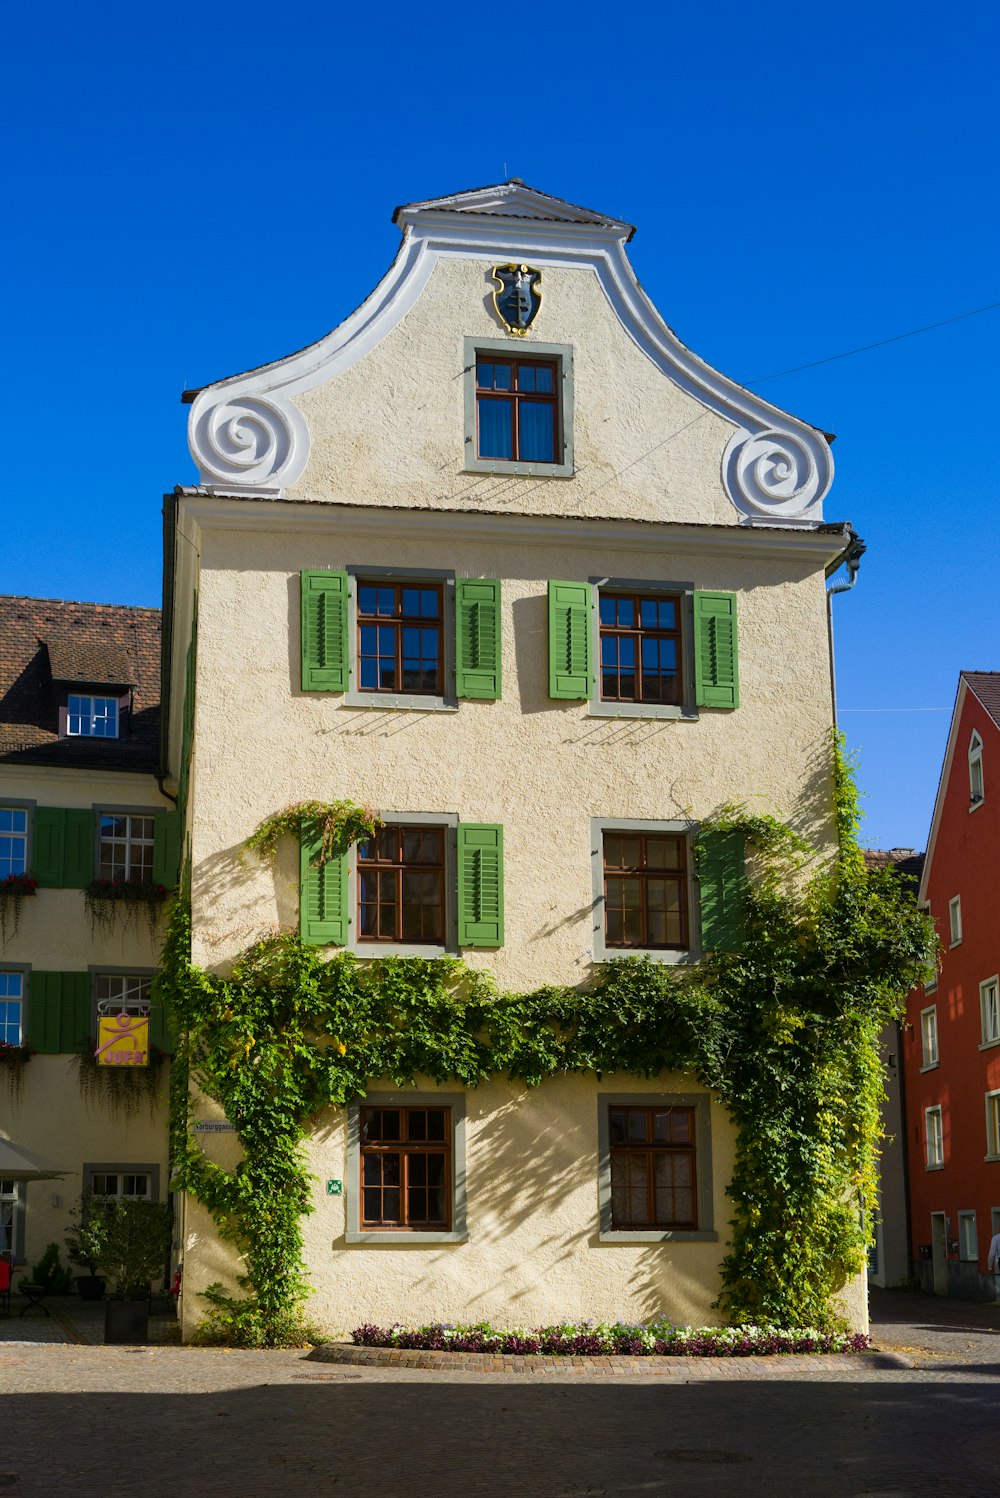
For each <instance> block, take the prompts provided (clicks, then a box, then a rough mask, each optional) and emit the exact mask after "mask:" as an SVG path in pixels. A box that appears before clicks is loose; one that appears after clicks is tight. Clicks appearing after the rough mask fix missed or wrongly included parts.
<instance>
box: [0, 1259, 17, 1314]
mask: <svg viewBox="0 0 1000 1498" xmlns="http://www.w3.org/2000/svg"><path fill="white" fill-rule="evenodd" d="M13 1277H14V1266H13V1264H12V1263H11V1261H10V1259H8V1258H7V1257H6V1256H5V1255H0V1305H2V1306H4V1307H6V1314H7V1315H8V1316H9V1315H10V1282H11V1280H12V1279H13Z"/></svg>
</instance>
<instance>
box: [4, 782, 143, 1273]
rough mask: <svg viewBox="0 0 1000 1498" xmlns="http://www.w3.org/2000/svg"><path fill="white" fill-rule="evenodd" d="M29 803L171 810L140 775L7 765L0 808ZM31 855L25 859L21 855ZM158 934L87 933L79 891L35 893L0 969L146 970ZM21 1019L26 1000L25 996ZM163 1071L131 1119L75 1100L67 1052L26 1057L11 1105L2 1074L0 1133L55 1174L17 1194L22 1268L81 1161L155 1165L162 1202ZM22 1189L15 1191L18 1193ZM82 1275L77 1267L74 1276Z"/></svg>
mask: <svg viewBox="0 0 1000 1498" xmlns="http://www.w3.org/2000/svg"><path fill="white" fill-rule="evenodd" d="M7 797H9V798H10V799H12V800H33V801H35V802H37V804H38V805H40V806H71V807H91V806H95V805H97V806H108V807H112V806H129V807H135V808H136V809H138V808H140V807H142V808H147V807H148V809H149V810H150V811H165V810H172V809H173V808H172V804H171V803H170V802H169V801H168V800H167V799H166V798H165V797H163V796H161V794H160V791H159V789H158V788H157V785H156V782H155V780H154V779H153V778H152V776H147V775H127V774H105V773H103V772H102V773H95V772H93V771H90V772H87V771H70V770H53V769H48V768H40V767H39V766H37V765H36V766H28V765H25V766H16V765H5V766H4V767H3V775H2V778H0V803H3V802H4V800H5V798H7ZM29 859H30V853H29ZM160 939H161V938H160V935H159V934H158V935H157V936H156V937H155V938H153V937H151V936H150V935H149V932H148V929H147V927H146V923H145V920H144V919H143V920H140V921H139V922H138V924H137V926H135V927H133V926H129V927H128V928H127V929H126V928H124V927H123V926H122V924H121V923H120V922H118V923H116V926H115V928H114V929H113V930H112V931H111V932H105V931H102V930H101V929H100V928H98V929H96V930H92V929H91V925H90V920H89V919H88V917H87V913H86V909H85V907H84V900H83V892H82V891H81V890H78V889H40V890H39V891H38V892H37V894H36V895H35V896H34V897H33V898H31V899H27V900H24V901H23V902H22V905H21V916H20V921H19V924H18V930H17V933H16V935H12V936H11V937H10V938H9V939H8V942H7V945H6V946H5V947H4V948H3V950H2V952H0V966H4V965H6V964H15V965H17V964H28V965H30V966H31V967H32V968H38V969H43V970H46V971H51V972H77V973H78V972H86V971H87V970H88V969H90V968H91V967H106V968H108V969H109V970H110V969H115V968H117V969H118V970H121V969H122V968H129V967H132V966H134V967H135V969H136V970H137V971H139V972H143V971H152V970H153V969H155V967H156V965H157V963H158V961H159V951H160ZM25 1005H26V1009H25V1014H26V1016H27V1012H28V1010H29V1009H30V996H28V995H27V994H26V996H25ZM166 1089H167V1070H166V1068H165V1069H164V1071H163V1073H162V1083H161V1089H160V1101H159V1104H158V1105H157V1106H156V1107H155V1108H154V1109H153V1110H152V1111H151V1110H149V1109H148V1108H146V1107H145V1106H144V1107H143V1108H142V1111H141V1112H140V1113H139V1115H138V1116H137V1117H136V1118H133V1119H130V1120H127V1121H124V1120H121V1119H115V1118H112V1117H111V1115H110V1114H109V1113H108V1111H107V1110H106V1109H105V1108H104V1107H101V1106H100V1105H97V1104H90V1105H88V1104H86V1103H85V1102H84V1101H83V1099H82V1097H81V1095H80V1086H79V1081H78V1076H77V1071H76V1068H75V1066H74V1065H73V1062H72V1059H71V1057H70V1056H68V1055H55V1056H53V1055H37V1056H34V1057H33V1058H32V1060H31V1062H30V1063H29V1065H28V1066H27V1067H26V1068H25V1070H24V1073H23V1090H22V1095H21V1098H20V1099H19V1100H17V1099H13V1098H11V1097H9V1096H8V1094H7V1091H6V1088H5V1087H4V1086H3V1079H2V1078H0V1135H2V1136H3V1137H4V1138H8V1139H12V1140H14V1142H15V1143H17V1144H23V1145H25V1146H27V1147H28V1148H29V1149H31V1150H34V1151H35V1153H36V1154H38V1155H41V1156H42V1158H43V1159H44V1160H46V1161H48V1162H49V1163H50V1164H52V1165H53V1166H55V1167H57V1168H59V1169H65V1171H66V1172H67V1173H66V1175H65V1177H64V1178H63V1179H62V1180H57V1181H36V1182H33V1183H29V1184H28V1186H27V1188H26V1191H27V1195H26V1198H25V1201H26V1208H25V1258H26V1259H27V1261H28V1264H29V1267H30V1265H31V1264H33V1263H35V1262H36V1261H37V1260H38V1259H39V1258H40V1257H41V1255H42V1252H43V1251H44V1249H45V1247H46V1245H47V1244H49V1243H51V1242H55V1243H57V1244H58V1246H59V1251H60V1255H61V1257H62V1260H63V1263H66V1254H65V1249H64V1245H63V1237H64V1235H65V1232H66V1230H67V1228H68V1227H69V1225H70V1217H69V1212H70V1209H71V1208H72V1207H74V1206H78V1205H79V1202H80V1192H81V1190H82V1189H83V1168H84V1166H85V1165H97V1166H101V1165H103V1166H107V1167H109V1168H110V1167H118V1168H126V1167H128V1166H129V1165H132V1166H134V1167H135V1168H136V1169H138V1168H140V1167H148V1166H158V1167H159V1170H160V1180H159V1189H160V1199H161V1200H163V1199H165V1192H166V1185H167V1138H166V1128H167V1112H166V1101H167V1098H166ZM24 1189H25V1188H22V1190H24ZM80 1272H81V1273H83V1272H85V1271H82V1270H81V1271H80Z"/></svg>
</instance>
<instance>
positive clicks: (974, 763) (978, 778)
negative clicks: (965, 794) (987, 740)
mask: <svg viewBox="0 0 1000 1498" xmlns="http://www.w3.org/2000/svg"><path fill="white" fill-rule="evenodd" d="M983 794H984V792H983V741H982V739H981V738H980V737H979V735H978V733H976V731H975V729H973V732H972V738H971V739H970V741H969V807H970V810H971V808H972V807H973V806H979V805H980V803H981V802H982V800H983Z"/></svg>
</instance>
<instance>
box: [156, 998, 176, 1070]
mask: <svg viewBox="0 0 1000 1498" xmlns="http://www.w3.org/2000/svg"><path fill="white" fill-rule="evenodd" d="M149 1040H150V1044H151V1045H155V1046H158V1047H159V1049H160V1050H161V1051H164V1052H166V1054H167V1055H168V1056H172V1055H173V1054H174V1051H175V1050H176V1049H177V1043H176V1041H175V1040H174V1035H173V1031H172V1030H171V1029H170V1027H169V1025H168V1024H167V1017H166V1014H165V1013H164V1009H163V1005H162V1004H160V1003H158V1002H157V1000H156V997H155V994H154V997H153V1008H152V1011H151V1012H150V1016H149Z"/></svg>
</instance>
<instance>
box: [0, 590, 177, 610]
mask: <svg viewBox="0 0 1000 1498" xmlns="http://www.w3.org/2000/svg"><path fill="white" fill-rule="evenodd" d="M0 603H55V604H60V605H62V606H63V607H66V608H73V609H114V610H115V612H117V613H122V614H124V613H140V614H160V613H162V612H163V610H162V609H159V608H157V607H156V606H155V605H153V604H149V603H99V602H98V601H97V600H96V599H89V598H39V597H38V596H37V595H36V594H34V593H0Z"/></svg>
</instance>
